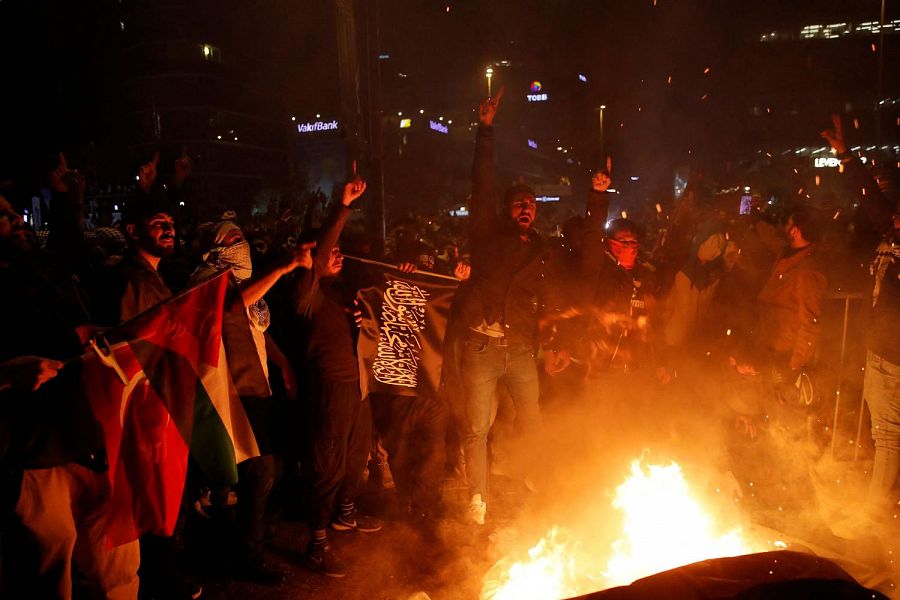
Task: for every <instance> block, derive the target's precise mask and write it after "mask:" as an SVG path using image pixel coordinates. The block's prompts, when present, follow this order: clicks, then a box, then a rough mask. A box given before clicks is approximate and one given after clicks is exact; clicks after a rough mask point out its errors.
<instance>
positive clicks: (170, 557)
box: [93, 154, 202, 600]
mask: <svg viewBox="0 0 900 600" xmlns="http://www.w3.org/2000/svg"><path fill="white" fill-rule="evenodd" d="M158 160H159V157H158V154H157V155H156V157H155V158H154V161H152V162H151V163H148V164H147V165H144V166H143V167H142V168H141V173H140V177H141V181H142V189H143V187H144V185H143V184H144V182H145V181H146V180H148V179H149V178H150V176H151V175H152V176H153V178H155V163H156V162H158ZM151 183H152V180H151ZM147 189H150V193H147V194H138V195H137V196H136V197H135V198H133V199H132V200H130V201H129V202H128V204H127V205H126V206H125V207H124V210H123V211H122V225H123V227H124V228H125V234H126V239H127V240H128V246H129V247H128V250H127V252H126V254H125V255H124V256H123V257H122V258H121V259H120V260H119V261H118V262H116V263H115V264H113V265H112V266H110V268H109V269H108V270H107V272H106V274H105V277H104V278H102V282H101V284H100V286H99V287H98V289H97V290H95V292H94V294H93V305H94V306H95V307H96V308H95V311H96V313H95V320H96V322H97V323H98V324H101V325H104V326H110V327H111V326H115V325H118V324H120V323H122V322H123V321H127V320H129V319H131V318H133V317H135V316H137V315H139V314H140V313H142V312H144V311H146V310H148V309H150V308H152V307H154V306H156V305H158V304H159V303H161V302H164V301H165V300H168V299H169V298H171V297H172V291H171V290H170V289H169V287H168V286H167V285H166V283H165V281H163V278H162V276H161V275H160V273H159V266H160V262H161V261H162V259H163V258H165V257H167V256H171V255H172V254H173V253H174V252H175V243H176V238H175V220H174V218H173V213H174V210H173V208H172V207H171V205H170V203H169V201H168V197H167V196H166V194H165V193H163V191H162V190H158V189H157V190H153V189H151V188H149V187H148V188H147ZM145 426H151V424H145ZM185 494H188V490H185ZM189 504H190V502H188V501H187V500H186V501H185V502H184V503H183V506H182V510H181V514H180V516H179V518H178V524H177V525H176V528H175V532H174V534H173V535H172V536H158V535H154V534H145V535H143V536H142V537H141V588H142V595H144V594H146V595H147V596H148V597H150V598H160V599H161V598H173V599H180V598H191V599H193V600H196V598H199V597H200V596H201V595H202V588H201V587H200V586H199V585H198V584H196V583H194V582H192V581H189V580H188V579H186V578H185V577H184V576H183V575H182V573H181V560H180V553H181V550H182V542H181V540H180V539H179V537H180V536H181V534H182V531H183V528H184V519H185V518H186V514H185V510H186V508H185V507H186V506H187V505H189Z"/></svg>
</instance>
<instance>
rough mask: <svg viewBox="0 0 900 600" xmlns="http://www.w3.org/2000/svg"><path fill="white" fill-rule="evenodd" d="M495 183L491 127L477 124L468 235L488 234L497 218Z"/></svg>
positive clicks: (477, 237) (479, 235)
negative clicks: (469, 230)
mask: <svg viewBox="0 0 900 600" xmlns="http://www.w3.org/2000/svg"><path fill="white" fill-rule="evenodd" d="M496 193H497V192H496V184H495V182H494V128H493V127H486V126H484V125H480V126H479V127H478V134H477V135H476V136H475V160H474V162H473V163H472V198H471V202H470V206H469V215H470V216H469V219H470V221H469V222H470V223H471V226H470V227H471V232H470V235H471V238H470V239H472V240H473V241H476V242H477V240H483V239H485V238H486V237H487V236H490V235H491V233H492V230H493V228H494V224H495V222H496V219H497V206H496V201H497V195H496Z"/></svg>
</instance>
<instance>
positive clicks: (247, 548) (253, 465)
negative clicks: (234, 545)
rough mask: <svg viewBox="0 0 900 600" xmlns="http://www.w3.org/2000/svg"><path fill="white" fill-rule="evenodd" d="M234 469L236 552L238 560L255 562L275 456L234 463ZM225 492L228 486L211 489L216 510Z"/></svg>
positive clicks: (221, 509)
mask: <svg viewBox="0 0 900 600" xmlns="http://www.w3.org/2000/svg"><path fill="white" fill-rule="evenodd" d="M237 470H238V482H237V485H236V486H235V491H237V494H238V503H237V533H238V554H239V557H240V559H241V560H244V561H247V562H255V561H258V560H261V559H262V552H263V546H264V542H265V520H264V519H265V516H266V503H267V502H268V500H269V494H270V493H271V492H272V484H273V483H274V481H275V457H274V456H272V455H271V454H268V455H266V456H257V457H256V458H250V459H247V460H245V461H244V462H242V463H240V464H238V466H237ZM229 491H230V488H228V487H224V488H220V489H218V490H216V491H215V493H214V495H213V498H212V503H213V506H214V507H215V509H216V511H217V512H220V513H224V511H225V509H226V507H227V505H228V492H229Z"/></svg>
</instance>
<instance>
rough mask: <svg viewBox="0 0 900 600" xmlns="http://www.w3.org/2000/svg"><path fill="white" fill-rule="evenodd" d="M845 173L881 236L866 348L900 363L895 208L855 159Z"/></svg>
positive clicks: (899, 282) (899, 263) (899, 271)
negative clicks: (875, 289) (894, 230)
mask: <svg viewBox="0 0 900 600" xmlns="http://www.w3.org/2000/svg"><path fill="white" fill-rule="evenodd" d="M844 173H845V174H846V176H847V178H848V179H849V183H850V186H851V187H852V188H853V189H854V191H855V193H856V196H857V198H858V200H859V202H860V204H861V205H862V207H863V209H864V210H865V211H866V215H867V216H868V217H869V221H871V223H872V227H873V228H874V229H875V231H877V232H878V233H879V234H881V235H882V236H883V241H882V243H881V244H880V245H879V247H878V249H877V250H876V256H875V260H874V262H873V265H872V267H873V269H872V270H873V275H874V276H875V278H876V283H877V284H878V285H877V289H878V294H877V302H876V301H875V294H874V292H873V295H872V297H871V298H870V299H866V302H867V304H868V305H869V307H870V308H871V311H870V313H869V327H868V333H867V335H866V348H867V349H869V350H870V351H872V352H874V353H875V354H877V355H878V356H880V357H882V358H884V359H886V360H888V361H890V362H892V363H894V364H895V365H900V343H898V340H900V259H898V255H900V251H898V244H900V240H897V239H896V235H895V234H894V233H893V227H894V218H893V215H894V210H893V209H894V207H893V206H891V203H890V201H889V200H888V199H887V198H886V197H885V196H884V194H882V193H881V190H880V189H879V188H878V184H877V183H876V182H875V180H874V179H873V178H872V175H871V174H869V171H868V170H867V169H866V168H865V167H864V166H863V165H862V163H861V162H860V161H859V159H858V158H851V159H850V160H849V161H847V162H846V163H845V164H844ZM879 267H880V269H879ZM879 270H880V271H881V272H880V273H879V272H878V271H879ZM873 304H874V306H873Z"/></svg>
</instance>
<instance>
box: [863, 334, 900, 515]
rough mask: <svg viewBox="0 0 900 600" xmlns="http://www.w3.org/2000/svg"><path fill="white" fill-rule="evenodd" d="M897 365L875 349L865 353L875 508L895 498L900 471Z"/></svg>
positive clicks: (871, 494) (899, 367)
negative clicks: (894, 490)
mask: <svg viewBox="0 0 900 600" xmlns="http://www.w3.org/2000/svg"><path fill="white" fill-rule="evenodd" d="M898 382H900V365H895V364H894V363H892V362H889V361H887V360H885V359H883V358H882V357H880V356H878V355H877V354H875V353H874V352H871V351H870V352H868V354H867V355H866V375H865V379H864V380H863V397H864V398H865V400H866V404H868V405H869V412H870V413H871V414H872V439H873V440H874V441H875V463H874V465H873V466H872V481H871V482H870V484H869V495H868V499H867V500H868V502H867V503H868V504H869V507H870V508H872V509H874V510H876V511H877V510H883V509H886V508H887V507H888V506H889V505H890V504H892V503H894V502H896V496H895V495H893V493H892V492H893V489H894V485H895V484H896V482H897V473H898V471H900V388H898V385H897V384H898Z"/></svg>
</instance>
